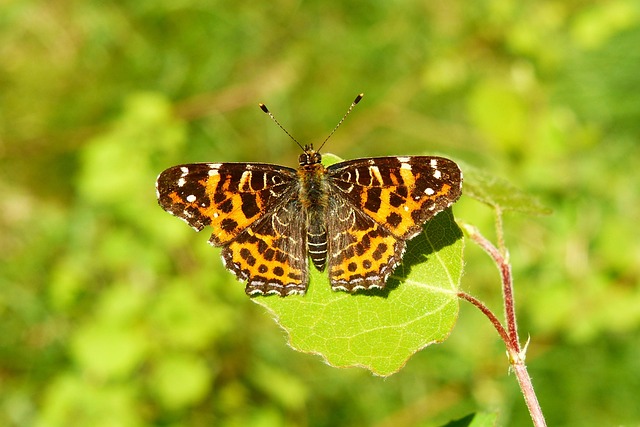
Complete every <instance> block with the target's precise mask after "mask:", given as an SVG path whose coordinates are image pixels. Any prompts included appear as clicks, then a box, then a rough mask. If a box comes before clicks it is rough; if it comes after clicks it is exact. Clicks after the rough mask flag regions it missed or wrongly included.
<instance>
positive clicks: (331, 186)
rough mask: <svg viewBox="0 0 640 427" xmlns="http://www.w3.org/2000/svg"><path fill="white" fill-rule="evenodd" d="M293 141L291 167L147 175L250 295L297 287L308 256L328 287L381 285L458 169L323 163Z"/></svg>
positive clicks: (304, 282)
mask: <svg viewBox="0 0 640 427" xmlns="http://www.w3.org/2000/svg"><path fill="white" fill-rule="evenodd" d="M361 98H362V94H361V95H358V97H357V98H356V100H355V101H354V102H353V103H352V105H351V107H350V109H349V110H348V111H347V114H348V113H349V112H350V111H351V108H353V106H355V104H357V102H359V101H360V99H361ZM260 106H261V108H262V109H263V110H264V111H265V112H267V113H268V114H269V115H270V116H271V117H272V119H274V121H276V123H277V124H278V125H279V126H280V127H282V126H281V125H280V124H279V123H278V122H277V120H275V118H274V117H273V116H272V115H271V114H270V113H269V112H268V110H267V109H266V107H264V105H262V104H260ZM347 114H345V116H344V117H343V118H342V120H341V121H340V122H339V123H338V126H339V125H340V123H342V121H343V120H344V118H345V117H346V115H347ZM338 126H336V129H337V127H338ZM283 130H284V128H283ZM334 131H335V129H334ZM285 132H286V130H285ZM287 134H288V132H287ZM331 134H333V132H331ZM331 134H330V135H329V136H331ZM289 136H290V135H289ZM292 139H293V138H292ZM327 139H328V137H327ZM294 141H295V139H294ZM296 142H297V141H296ZM325 142H326V140H325ZM298 145H300V144H298ZM301 148H302V149H303V152H302V154H300V156H299V159H298V163H299V166H298V168H297V169H293V168H289V167H285V166H278V165H272V164H264V163H192V164H184V165H178V166H174V167H170V168H168V169H166V170H165V171H163V172H162V173H161V174H160V175H159V176H158V179H157V181H156V193H157V197H158V203H159V204H160V206H161V207H162V208H163V209H164V210H166V211H167V212H169V213H171V214H173V215H175V216H177V217H178V218H180V219H182V220H184V221H185V222H186V223H187V224H189V225H190V226H191V227H192V228H194V229H195V230H196V231H200V230H202V229H203V228H204V227H206V226H211V227H212V228H213V232H212V235H211V238H210V239H209V242H210V243H211V244H212V245H213V246H219V247H222V261H223V263H224V265H225V267H226V268H227V269H228V270H230V271H231V272H232V273H234V274H235V275H236V276H237V278H238V279H239V280H241V281H245V282H246V288H245V292H246V293H247V294H248V295H250V296H254V295H262V294H277V295H280V296H287V295H291V294H304V293H305V292H306V290H307V287H308V284H309V268H310V266H309V260H310V261H311V264H313V266H314V267H315V268H316V269H318V270H319V271H324V270H328V275H329V280H330V283H331V287H332V288H333V289H334V290H343V291H347V292H354V291H357V290H360V289H370V288H384V286H385V283H386V281H387V279H388V278H389V275H390V274H391V273H392V272H393V270H394V269H395V268H396V267H397V266H398V264H399V263H400V262H401V260H402V256H403V254H404V251H405V248H406V242H407V241H408V240H410V239H411V238H413V237H415V236H416V235H418V234H419V233H420V232H421V231H422V226H423V225H424V223H425V222H427V221H428V220H429V219H431V218H433V217H434V216H435V215H436V214H437V213H438V212H441V211H443V210H444V209H446V208H448V207H449V206H451V205H452V204H453V203H454V202H455V201H456V200H458V198H459V197H460V195H461V192H462V172H461V171H460V168H459V167H458V165H457V164H456V163H455V162H453V161H452V160H449V159H446V158H444V157H436V156H400V157H377V158H363V159H356V160H347V161H343V162H340V163H336V164H333V165H330V166H324V165H323V164H322V163H321V161H322V156H321V154H320V152H319V150H314V148H313V146H312V145H306V146H304V147H302V146H301Z"/></svg>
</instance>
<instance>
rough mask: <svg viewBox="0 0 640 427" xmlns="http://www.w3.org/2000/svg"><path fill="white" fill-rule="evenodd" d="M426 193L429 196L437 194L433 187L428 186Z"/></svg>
mask: <svg viewBox="0 0 640 427" xmlns="http://www.w3.org/2000/svg"><path fill="white" fill-rule="evenodd" d="M424 194H426V195H428V196H432V195H434V194H435V191H433V188H431V187H427V188H426V190H424Z"/></svg>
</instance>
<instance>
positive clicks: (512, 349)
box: [458, 209, 547, 427]
mask: <svg viewBox="0 0 640 427" xmlns="http://www.w3.org/2000/svg"><path fill="white" fill-rule="evenodd" d="M496 212H497V217H496V226H497V227H499V229H498V231H497V233H498V240H499V242H501V243H502V244H501V249H498V248H496V247H495V246H494V245H493V244H492V243H491V242H490V241H489V240H487V239H486V238H485V237H484V236H483V235H482V234H480V231H479V230H478V229H477V228H476V227H473V226H471V225H468V224H463V227H464V228H465V230H466V231H467V234H468V235H469V237H471V239H472V240H473V241H474V242H476V244H478V246H480V247H481V248H482V249H483V250H484V251H485V252H486V253H487V254H488V255H489V256H490V257H491V258H492V259H493V261H494V262H495V263H496V266H497V267H498V270H499V272H500V279H501V281H502V293H503V297H504V316H505V320H506V323H507V327H506V328H505V327H504V326H503V325H502V323H500V320H498V318H497V316H496V315H495V314H494V313H493V312H492V311H491V309H489V308H488V307H487V306H486V305H485V304H484V303H483V302H482V301H480V300H478V299H477V298H475V297H473V296H471V295H469V294H467V293H465V292H458V297H460V298H462V299H464V300H466V301H469V302H470V303H471V304H473V305H474V306H476V307H477V308H478V309H479V310H480V311H482V313H484V315H485V316H487V318H488V319H489V320H490V321H491V323H492V324H493V326H494V327H495V328H496V330H497V331H498V334H499V335H500V338H502V340H503V341H504V343H505V345H506V346H507V354H508V355H509V363H510V364H511V366H512V368H513V371H514V373H515V375H516V378H517V379H518V384H519V385H520V390H521V391H522V394H523V396H524V400H525V402H526V404H527V408H528V409H529V414H530V415H531V419H532V421H533V425H534V426H535V427H546V425H547V424H546V422H545V419H544V415H543V414H542V408H541V407H540V403H539V402H538V397H537V396H536V393H535V391H534V389H533V384H532V383H531V377H530V376H529V372H528V371H527V366H526V364H525V356H526V351H527V345H525V346H524V348H522V347H521V346H520V338H519V337H518V327H517V322H516V312H515V299H514V293H513V276H512V274H511V265H510V263H509V253H508V251H507V250H506V248H505V247H504V243H503V238H502V236H503V234H502V215H501V212H500V210H499V209H497V210H496ZM527 344H528V341H527Z"/></svg>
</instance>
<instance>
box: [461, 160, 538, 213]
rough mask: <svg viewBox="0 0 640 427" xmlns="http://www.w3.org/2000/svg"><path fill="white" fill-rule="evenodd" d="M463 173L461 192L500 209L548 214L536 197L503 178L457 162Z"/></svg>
mask: <svg viewBox="0 0 640 427" xmlns="http://www.w3.org/2000/svg"><path fill="white" fill-rule="evenodd" d="M458 163H459V164H460V168H461V169H462V171H463V174H464V185H463V190H462V191H463V194H464V195H465V196H469V197H473V198H474V199H476V200H479V201H481V202H482V203H485V204H487V205H489V206H491V207H493V208H496V209H500V210H502V211H516V212H522V213H526V214H531V215H548V214H549V213H551V210H550V209H549V208H547V207H545V206H543V205H542V203H540V201H539V200H538V199H536V198H535V197H533V196H530V195H528V194H526V193H525V192H523V191H522V190H520V189H518V188H516V187H514V186H513V185H511V184H510V183H509V182H507V181H505V180H504V179H501V178H498V177H496V176H493V175H490V174H488V173H486V172H484V171H482V170H480V169H478V168H475V167H473V166H469V165H467V164H465V163H462V162H458Z"/></svg>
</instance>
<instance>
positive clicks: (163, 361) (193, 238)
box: [0, 0, 640, 427]
mask: <svg viewBox="0 0 640 427" xmlns="http://www.w3.org/2000/svg"><path fill="white" fill-rule="evenodd" d="M638 46H640V4H639V3H638V2H637V1H636V0H612V1H595V0H588V1H562V0H522V1H518V2H516V1H500V0H479V1H473V2H472V1H463V0H453V1H448V2H443V1H402V0H396V1H388V2H382V1H379V2H372V1H364V0H355V1H342V2H326V1H318V0H308V1H290V0H276V1H271V2H230V1H203V0H178V1H175V0H172V1H166V0H157V1H120V2H101V1H84V2H80V1H65V0H56V1H46V2H44V1H35V0H14V1H12V0H5V1H2V2H0V58H1V61H0V262H1V264H0V269H1V270H0V425H3V426H32V425H33V426H123V427H130V426H212V425H218V426H245V425H254V426H276V425H295V426H352V425H374V426H391V425H393V426H417V425H420V426H432V425H433V426H435V425H441V424H442V423H446V422H447V421H449V420H451V419H456V418H461V417H463V416H465V415H466V414H468V413H471V412H474V411H484V412H497V413H498V414H499V423H500V424H501V425H529V424H530V421H529V419H528V414H527V412H526V407H525V405H524V403H523V401H522V398H521V396H520V392H519V390H518V388H517V385H516V381H515V377H514V376H513V375H509V372H508V369H507V368H508V363H507V360H506V357H505V352H504V347H503V345H502V343H501V342H500V341H499V340H498V337H497V335H496V333H495V331H494V330H493V329H492V327H491V325H490V324H489V322H488V321H486V319H485V318H484V317H483V316H482V315H481V314H480V313H479V312H478V311H477V310H476V309H475V308H473V307H471V306H470V305H468V304H467V303H464V302H463V303H461V312H460V319H459V321H458V324H457V326H456V327H455V329H454V330H453V333H452V335H451V337H450V339H449V340H448V341H446V342H445V343H444V344H441V345H434V346H431V347H429V348H427V349H425V350H424V351H422V352H420V353H419V354H417V355H415V356H414V357H413V358H412V359H411V360H410V361H409V362H408V364H407V365H406V367H405V368H404V369H403V370H402V371H400V372H399V373H398V374H396V375H394V376H392V377H389V378H386V379H383V378H379V377H374V376H372V375H371V374H370V373H369V372H367V371H365V370H362V369H358V368H352V369H335V368H331V367H329V366H327V365H325V364H324V363H323V362H322V360H321V359H320V358H319V357H318V356H314V355H306V354H300V353H297V352H295V351H293V350H291V349H290V348H289V347H287V345H286V337H285V335H284V333H283V332H282V331H281V330H280V329H279V328H278V327H277V326H276V325H275V323H274V322H273V321H272V320H271V319H270V317H269V315H268V313H266V312H265V311H264V310H263V309H262V308H261V307H259V306H258V305H256V304H254V303H253V302H252V301H251V300H250V299H249V298H247V297H246V296H245V295H244V292H243V285H242V284H241V283H239V282H236V281H235V280H234V279H233V277H232V276H231V275H230V274H229V273H227V272H226V271H225V270H224V269H223V267H222V265H221V262H220V260H219V251H218V250H217V249H213V248H211V247H209V245H207V243H206V240H207V234H206V232H203V233H200V234H196V233H194V232H193V230H191V229H190V228H189V227H187V226H186V225H185V224H184V223H182V222H181V221H178V220H177V219H175V218H173V217H171V216H170V215H168V214H167V213H165V212H163V211H162V210H161V209H160V208H159V207H158V206H157V204H156V200H155V189H154V181H155V177H156V175H157V174H158V173H159V172H160V171H161V170H163V169H164V168H166V167H168V166H172V165H174V164H178V163H185V162H196V161H214V162H222V161H259V162H274V163H279V164H285V165H289V166H294V165H295V164H296V160H297V155H298V153H299V149H298V148H297V147H296V146H295V145H294V144H293V143H292V141H291V140H289V139H288V137H287V136H286V135H285V134H283V133H282V131H281V130H280V129H278V128H277V127H276V126H275V125H274V124H273V123H272V122H271V121H270V120H269V119H268V118H267V117H266V116H265V115H264V114H263V113H262V112H261V111H260V110H259V109H258V107H257V103H258V102H264V103H266V104H267V105H268V106H269V107H270V109H271V110H272V111H273V112H274V113H275V114H276V116H277V117H278V119H279V120H280V121H281V122H282V123H283V124H284V125H285V126H286V127H287V128H288V130H289V131H290V132H291V133H292V134H294V135H295V136H296V138H297V139H298V140H300V141H302V142H303V143H308V142H315V143H318V142H320V141H322V140H323V139H324V137H325V136H326V135H327V134H328V132H329V131H330V130H331V129H332V128H333V126H334V125H335V124H336V122H337V120H338V119H339V118H340V117H341V116H342V114H343V113H344V111H345V110H346V108H347V106H348V105H349V103H350V102H351V101H352V99H353V98H354V97H355V95H356V94H357V93H359V92H364V93H365V98H364V100H363V101H362V102H361V103H360V105H359V106H358V107H357V108H356V110H355V111H354V112H353V113H352V114H351V116H350V117H349V119H348V120H347V121H346V122H345V123H344V125H343V126H342V127H341V129H340V130H339V131H338V132H337V133H336V134H335V135H334V136H333V137H332V139H331V140H330V142H329V143H328V144H327V146H326V149H325V151H331V152H334V153H336V154H338V155H340V156H341V157H343V158H356V157H367V156H378V155H399V154H402V155H409V154H427V153H439V154H444V155H447V156H450V157H453V158H456V159H459V160H463V161H464V162H466V163H468V164H471V165H473V166H475V167H478V168H480V169H483V170H484V171H486V172H488V173H491V174H493V175H495V176H499V177H502V178H506V179H507V180H509V181H510V182H512V183H513V184H515V185H517V186H518V187H520V188H522V189H524V190H525V191H527V192H529V193H530V194H532V195H535V196H537V197H539V198H540V200H541V201H542V202H543V203H544V204H546V206H548V207H550V208H552V209H553V213H552V214H551V215H548V216H539V217H531V216H523V215H517V214H509V215H507V216H506V217H505V235H506V244H507V246H508V248H509V250H510V254H511V261H512V264H513V269H514V275H515V285H516V302H517V307H518V313H519V321H520V322H519V328H520V333H521V336H522V337H523V339H526V338H527V337H530V338H531V343H530V345H529V351H528V354H527V356H528V357H527V361H528V364H529V369H530V373H531V375H532V377H533V382H534V385H535V386H536V389H537V392H538V396H539V399H540V402H541V405H542V408H543V410H544V412H545V415H546V416H547V419H548V422H549V424H550V425H554V426H574V425H580V426H603V425H627V426H631V425H639V423H640V405H638V391H639V390H640V357H639V356H638V355H639V354H640V292H639V288H638V285H639V283H638V281H639V280H638V278H639V276H640V267H639V266H640V245H639V243H638V241H639V238H640V233H639V232H638V219H639V218H640V208H639V206H640V203H639V202H640V197H638V194H639V193H640V190H639V188H638V187H639V184H640V179H639V177H640V148H639V145H638V143H639V142H640V96H639V93H640V49H638ZM454 212H455V214H456V216H457V218H459V219H461V220H464V221H466V222H469V223H471V224H474V225H477V226H478V227H480V229H481V230H482V232H483V233H485V234H486V235H487V236H489V237H491V238H494V236H495V231H494V223H493V221H494V217H493V214H492V212H491V211H490V210H489V209H488V208H487V207H485V206H482V205H481V204H479V203H478V202H476V201H474V200H471V199H469V198H468V197H464V196H463V198H462V200H461V201H460V202H459V203H458V204H457V205H456V206H455V209H454ZM462 286H463V288H464V289H465V290H466V291H468V292H470V293H472V294H474V295H476V296H478V297H479V298H481V299H483V300H484V301H485V302H486V303H487V304H488V305H490V306H491V307H493V308H494V310H496V312H498V313H501V303H500V301H501V300H500V292H499V281H498V276H497V274H496V271H495V267H494V266H493V265H492V264H491V263H490V262H489V260H488V259H487V258H486V256H485V255H484V254H483V253H482V252H481V251H480V250H479V249H478V248H476V247H474V246H473V244H472V243H470V242H467V247H466V273H465V276H464V278H463V284H462Z"/></svg>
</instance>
